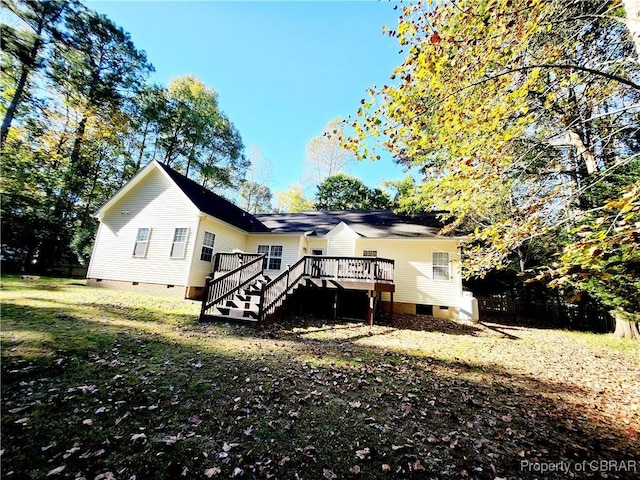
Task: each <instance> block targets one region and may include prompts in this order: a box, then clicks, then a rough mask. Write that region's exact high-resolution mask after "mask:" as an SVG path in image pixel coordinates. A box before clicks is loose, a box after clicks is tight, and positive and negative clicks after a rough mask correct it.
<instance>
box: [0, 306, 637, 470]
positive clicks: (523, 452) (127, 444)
mask: <svg viewBox="0 0 640 480" xmlns="http://www.w3.org/2000/svg"><path fill="white" fill-rule="evenodd" d="M49 301H51V300H49ZM89 305H93V304H89ZM93 306H94V307H95V305H93ZM71 307H72V305H65V304H64V303H60V304H59V306H58V307H57V308H55V307H27V306H23V305H16V304H13V303H6V304H5V307H4V308H5V309H4V311H3V337H2V338H3V340H2V343H3V346H2V352H3V357H4V358H3V362H2V404H3V415H2V431H3V437H4V438H3V448H5V452H4V454H3V457H2V460H3V461H2V466H1V468H2V477H3V478H10V475H8V474H9V472H13V474H12V475H13V477H14V478H44V477H45V476H46V475H47V472H49V471H51V470H53V469H54V468H56V467H60V466H64V467H65V469H64V470H63V471H62V472H61V473H59V474H58V475H57V476H56V478H73V477H76V476H77V475H78V474H81V475H82V476H84V477H86V478H95V477H97V476H98V475H103V476H106V474H107V473H108V472H111V473H112V475H115V474H116V473H117V474H118V478H120V477H122V478H131V477H132V476H134V475H135V476H136V477H137V478H158V479H165V478H166V479H170V478H203V475H204V472H205V470H206V469H207V468H217V469H220V474H219V477H220V478H229V477H231V476H239V475H240V473H239V470H237V469H240V470H242V472H244V473H243V476H244V477H245V478H264V477H267V476H269V475H276V476H277V478H296V476H304V477H305V478H326V477H327V475H328V474H325V469H328V470H331V471H332V472H335V474H336V475H338V476H339V477H340V478H372V479H378V478H380V479H382V478H389V473H386V472H385V471H383V470H384V469H383V468H382V467H381V466H382V465H388V466H389V469H391V471H392V472H394V475H395V477H396V478H416V479H417V478H431V477H433V478H442V479H454V478H461V477H465V478H468V479H478V480H484V479H489V478H491V479H493V478H494V477H495V476H499V477H506V476H516V477H517V478H522V479H527V480H529V479H530V480H533V479H535V478H538V477H539V474H538V473H536V472H535V471H521V470H520V465H521V464H520V462H521V461H522V460H523V459H527V460H531V461H538V462H554V463H557V462H560V461H571V462H580V461H582V460H587V461H592V460H598V459H618V460H621V459H623V458H635V457H637V456H638V454H640V445H639V444H638V441H637V439H633V438H631V437H630V436H629V435H630V434H629V433H628V432H626V431H625V430H624V427H623V426H619V425H615V424H612V423H607V424H605V423H603V422H600V423H594V422H592V421H591V420H589V419H588V418H587V417H586V416H584V415H583V412H582V411H577V410H575V411H574V410H573V409H572V407H571V405H569V404H565V403H563V402H555V401H553V400H552V399H550V398H548V397H545V396H542V395H541V392H557V393H562V392H566V391H567V390H568V389H569V388H570V387H569V386H566V385H563V384H559V383H553V382H544V381H540V380H539V379H535V378H530V377H527V376H524V375H513V374H510V373H508V372H505V371H503V370H502V369H500V368H497V367H492V366H477V365H469V364H466V363H463V362H457V361H442V360H437V359H433V358H428V357H427V358H414V357H412V356H410V355H407V354H402V353H399V352H392V351H387V350H385V349H383V348H381V347H376V346H362V345H358V344H357V343H356V342H357V340H358V338H359V337H360V338H361V335H362V334H357V335H354V336H352V337H348V338H344V339H338V340H335V339H334V340H331V339H328V340H318V339H309V338H305V336H304V335H299V334H297V332H295V331H293V330H291V331H286V330H270V331H265V332H256V331H254V330H252V329H251V328H241V327H214V326H208V325H207V326H201V325H190V326H187V327H179V328H177V327H176V325H173V324H170V323H169V324H166V325H160V327H163V328H166V329H167V331H166V332H165V334H164V335H163V334H158V333H157V331H155V330H148V328H147V327H148V323H149V321H150V319H152V318H153V316H154V315H157V312H154V311H152V310H150V309H145V308H144V307H132V309H133V311H132V312H130V313H129V314H126V313H125V312H122V311H121V310H122V309H121V308H118V309H116V310H114V309H113V308H112V307H111V306H110V305H99V306H98V307H97V309H98V311H99V312H100V313H102V314H104V315H105V317H104V318H101V319H96V318H84V317H82V316H80V315H79V314H77V313H73V309H72V308H71ZM144 310H147V311H146V312H144ZM120 317H122V318H123V319H124V320H122V321H118V319H119V318H120ZM129 317H134V318H135V319H138V317H140V318H141V319H142V321H141V322H137V321H129V320H127V318H129ZM331 328H332V327H326V329H327V330H330V329H331ZM336 328H340V329H343V330H348V329H349V328H351V327H350V326H344V325H342V326H340V325H336ZM353 328H354V330H357V329H359V328H361V327H360V326H355V325H354V327H353ZM177 330H179V331H177ZM389 331H391V329H389ZM5 332H6V335H7V336H6V337H5ZM385 332H386V330H385ZM31 333H33V334H34V335H35V334H40V335H41V334H45V335H44V337H42V338H40V339H38V338H35V337H30V336H29V335H30V334H31ZM324 333H327V332H324ZM21 334H29V335H26V336H24V337H22V340H21V336H20V335H21ZM185 334H186V336H185ZM383 334H384V332H383ZM11 335H15V339H12V338H11ZM29 342H31V344H32V345H35V346H38V342H41V344H40V346H42V347H44V348H50V349H51V354H50V355H47V356H44V357H42V358H41V361H42V364H41V365H40V368H30V367H31V366H33V365H34V364H33V362H32V361H31V360H29V359H25V358H20V357H17V358H16V357H15V356H14V355H15V354H16V352H18V351H19V349H20V348H21V347H22V346H24V344H25V343H29ZM228 342H231V343H230V345H229V344H228ZM14 348H15V349H16V352H11V350H12V349H14ZM323 356H328V357H334V358H337V359H344V360H345V361H347V363H348V365H347V366H341V365H340V364H323V365H321V366H318V365H315V364H313V363H312V362H310V361H309V359H310V358H313V357H323ZM357 357H363V358H364V359H366V360H364V361H358V360H357ZM12 371H13V372H14V373H10V372H12ZM571 388H572V391H573V387H571ZM364 448H366V449H367V450H363V449H364ZM358 452H364V453H358ZM354 465H358V467H359V468H360V472H361V473H360V474H357V475H356V474H355V473H353V471H350V469H352V468H353V466H354ZM329 476H330V475H329ZM565 477H566V476H565V474H564V473H563V472H548V476H547V477H546V478H549V479H561V478H565ZM609 478H616V475H615V474H610V476H609ZM620 478H622V477H620Z"/></svg>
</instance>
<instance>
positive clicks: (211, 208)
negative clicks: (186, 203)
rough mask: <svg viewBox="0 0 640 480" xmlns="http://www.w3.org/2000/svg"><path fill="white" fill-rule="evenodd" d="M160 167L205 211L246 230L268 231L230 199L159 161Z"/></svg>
mask: <svg viewBox="0 0 640 480" xmlns="http://www.w3.org/2000/svg"><path fill="white" fill-rule="evenodd" d="M158 167H160V168H161V169H162V170H164V171H165V173H166V174H167V175H169V177H170V178H171V180H173V183H175V184H176V186H177V187H178V188H179V189H180V190H182V192H183V193H184V194H185V195H186V196H187V197H188V198H189V200H191V202H192V203H193V204H194V205H195V206H196V207H197V208H198V209H199V210H200V211H201V212H203V213H206V214H208V215H211V216H212V217H216V218H218V219H220V220H222V221H223V222H226V223H229V224H231V225H234V226H236V227H238V228H241V229H242V230H244V231H246V232H268V231H269V228H267V227H266V226H265V225H263V224H262V222H260V220H258V219H257V218H256V217H254V216H253V215H251V214H250V213H249V212H246V211H244V210H243V209H241V208H240V207H238V206H236V205H234V204H233V203H231V202H230V201H229V200H226V199H225V198H222V197H221V196H219V195H216V194H215V193H213V192H212V191H211V190H207V189H206V188H204V187H203V186H202V185H200V184H198V183H196V182H194V181H193V180H191V179H189V178H187V177H185V176H184V175H182V174H181V173H178V172H176V171H175V170H173V169H172V168H170V167H168V166H167V165H164V164H162V163H158Z"/></svg>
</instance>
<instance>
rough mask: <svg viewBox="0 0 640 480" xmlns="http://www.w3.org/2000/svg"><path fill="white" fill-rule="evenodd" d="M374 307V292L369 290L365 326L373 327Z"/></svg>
mask: <svg viewBox="0 0 640 480" xmlns="http://www.w3.org/2000/svg"><path fill="white" fill-rule="evenodd" d="M374 306H375V292H374V291H373V290H369V308H368V309H367V324H368V325H369V326H370V327H373V312H374Z"/></svg>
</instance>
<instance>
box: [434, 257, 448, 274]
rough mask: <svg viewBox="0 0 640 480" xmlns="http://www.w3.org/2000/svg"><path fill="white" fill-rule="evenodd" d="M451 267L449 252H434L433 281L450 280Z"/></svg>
mask: <svg viewBox="0 0 640 480" xmlns="http://www.w3.org/2000/svg"><path fill="white" fill-rule="evenodd" d="M449 275H450V266H449V253H448V252H433V279H434V280H449Z"/></svg>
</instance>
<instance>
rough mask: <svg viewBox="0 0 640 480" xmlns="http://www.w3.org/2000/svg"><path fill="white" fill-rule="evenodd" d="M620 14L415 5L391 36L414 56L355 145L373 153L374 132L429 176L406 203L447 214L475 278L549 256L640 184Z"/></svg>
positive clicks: (610, 6)
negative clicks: (571, 231)
mask: <svg viewBox="0 0 640 480" xmlns="http://www.w3.org/2000/svg"><path fill="white" fill-rule="evenodd" d="M617 7H618V5H617V4H616V2H608V1H602V2H572V3H570V4H569V5H566V4H565V3H563V2H543V1H528V2H525V1H511V0H498V1H493V2H473V1H462V2H455V3H450V2H442V3H437V4H435V5H425V4H424V3H423V2H418V3H414V4H409V5H405V6H403V7H401V17H400V19H399V23H398V26H397V28H394V29H386V31H387V32H388V34H389V35H390V36H393V37H396V38H397V39H398V42H399V43H400V45H401V47H402V49H403V50H404V51H405V52H406V58H405V60H404V62H403V63H402V64H401V65H399V66H398V67H397V68H396V69H395V70H394V72H393V74H392V75H391V80H392V82H390V83H389V84H387V85H384V86H382V87H381V88H376V89H370V90H369V98H368V99H363V101H362V103H363V106H362V108H361V109H360V110H359V111H358V119H356V120H355V121H354V122H353V124H352V125H353V128H354V134H353V135H352V137H351V138H350V139H347V141H346V142H345V144H346V145H348V146H350V147H351V148H352V149H353V150H354V151H355V152H356V153H357V154H358V156H359V157H360V158H371V157H374V156H375V153H376V152H375V149H374V150H373V151H372V150H371V147H370V143H371V141H370V139H371V138H372V137H373V138H377V139H379V145H378V147H376V148H379V146H380V145H382V146H384V148H386V149H388V150H389V151H390V152H391V154H392V155H393V156H394V158H395V160H396V161H397V162H399V163H401V164H404V165H406V166H408V167H412V168H413V169H414V171H416V170H417V171H418V172H419V173H420V175H421V177H422V178H420V181H419V183H417V184H411V183H410V182H409V183H405V184H403V185H399V187H400V188H399V192H401V195H400V196H399V206H400V208H401V209H402V210H404V211H406V212H411V213H415V212H419V211H420V210H421V209H423V210H432V209H436V210H446V211H449V212H450V218H449V219H448V220H449V222H448V227H447V229H446V230H447V231H453V230H463V231H466V232H468V233H469V244H468V245H467V246H465V253H466V254H467V258H466V260H465V265H464V267H465V268H464V272H465V274H466V275H467V276H482V275H484V274H486V273H487V272H489V271H491V270H492V269H494V268H512V266H513V265H514V264H516V265H517V269H518V270H520V271H525V270H526V269H527V268H530V267H533V266H536V265H540V264H545V263H548V262H550V261H551V260H552V259H553V255H554V253H556V252H558V251H560V250H562V244H560V243H559V242H558V238H559V236H560V235H559V232H561V230H562V228H566V227H567V226H568V225H572V224H574V223H575V222H577V221H580V219H581V218H582V217H583V215H584V213H585V211H588V210H589V209H592V208H594V207H598V206H601V205H602V204H603V202H604V201H605V199H606V198H614V199H615V198H616V194H615V192H616V191H620V189H622V188H624V187H625V186H626V185H629V184H632V183H634V182H637V181H638V176H637V165H636V166H634V165H633V163H634V158H636V157H637V155H638V154H639V153H640V144H639V142H638V132H639V131H640V117H638V108H637V105H638V101H639V100H640V85H638V82H637V78H638V74H639V73H640V69H639V67H638V63H637V62H633V61H629V58H630V57H635V56H636V53H635V52H634V49H633V43H632V41H631V37H630V35H629V32H628V31H627V29H626V27H625V26H624V23H623V22H621V21H620V20H621V19H620V18H615V16H616V15H620V14H621V11H620V9H619V8H617ZM634 172H636V173H634ZM568 241H571V239H568ZM540 243H542V244H544V243H546V244H548V245H551V246H552V247H553V248H550V249H548V250H545V251H543V249H540V248H539V244H540ZM532 253H535V255H532Z"/></svg>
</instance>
